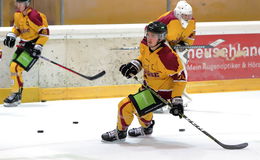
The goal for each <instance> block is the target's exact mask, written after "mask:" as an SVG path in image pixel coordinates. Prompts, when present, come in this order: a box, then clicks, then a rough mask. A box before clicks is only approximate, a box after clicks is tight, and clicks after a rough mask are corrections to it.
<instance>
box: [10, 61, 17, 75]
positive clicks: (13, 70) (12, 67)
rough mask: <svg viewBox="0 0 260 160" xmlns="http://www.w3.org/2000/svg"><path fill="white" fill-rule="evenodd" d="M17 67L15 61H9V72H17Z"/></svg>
mask: <svg viewBox="0 0 260 160" xmlns="http://www.w3.org/2000/svg"><path fill="white" fill-rule="evenodd" d="M17 67H18V64H17V63H15V62H11V64H10V72H11V73H16V72H17Z"/></svg>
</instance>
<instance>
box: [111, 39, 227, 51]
mask: <svg viewBox="0 0 260 160" xmlns="http://www.w3.org/2000/svg"><path fill="white" fill-rule="evenodd" d="M223 42H225V40H224V39H217V40H216V41H214V42H212V43H210V44H208V45H190V46H174V47H173V48H174V49H197V48H214V47H216V46H218V45H219V44H221V43H223ZM137 49H139V47H121V48H111V49H110V50H137Z"/></svg>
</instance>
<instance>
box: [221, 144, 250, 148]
mask: <svg viewBox="0 0 260 160" xmlns="http://www.w3.org/2000/svg"><path fill="white" fill-rule="evenodd" d="M219 145H220V146H221V147H223V148H225V149H243V148H246V147H247V146H248V143H241V144H236V145H227V144H223V143H220V144H219Z"/></svg>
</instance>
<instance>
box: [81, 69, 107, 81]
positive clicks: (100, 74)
mask: <svg viewBox="0 0 260 160" xmlns="http://www.w3.org/2000/svg"><path fill="white" fill-rule="evenodd" d="M105 74H106V71H102V72H100V73H98V74H96V75H94V76H84V78H86V79H88V80H91V81H92V80H95V79H98V78H100V77H102V76H104V75H105Z"/></svg>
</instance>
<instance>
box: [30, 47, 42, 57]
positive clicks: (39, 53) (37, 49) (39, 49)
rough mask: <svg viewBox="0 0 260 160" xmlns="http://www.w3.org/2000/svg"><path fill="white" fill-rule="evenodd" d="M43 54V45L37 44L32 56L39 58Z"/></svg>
mask: <svg viewBox="0 0 260 160" xmlns="http://www.w3.org/2000/svg"><path fill="white" fill-rule="evenodd" d="M41 53H42V45H39V44H36V45H35V46H34V48H33V49H32V52H31V56H33V57H38V56H39V55H41Z"/></svg>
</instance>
